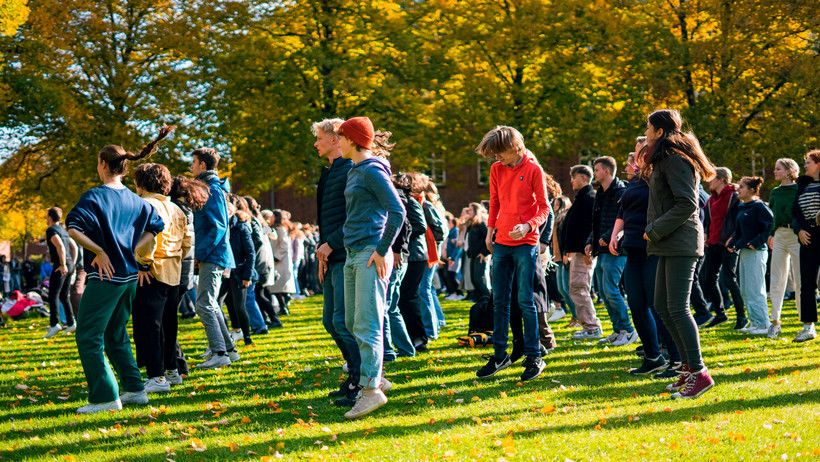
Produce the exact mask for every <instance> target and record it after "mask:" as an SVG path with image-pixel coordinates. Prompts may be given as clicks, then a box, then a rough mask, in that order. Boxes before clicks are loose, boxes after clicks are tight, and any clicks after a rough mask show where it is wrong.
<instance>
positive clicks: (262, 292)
mask: <svg viewBox="0 0 820 462" xmlns="http://www.w3.org/2000/svg"><path fill="white" fill-rule="evenodd" d="M259 280H260V281H262V280H263V279H262V278H259ZM253 290H254V295H255V296H256V304H257V305H259V310H260V311H262V314H264V315H267V317H268V325H270V326H281V325H282V321H280V320H279V316H277V315H276V310H274V309H273V299H271V298H270V297H271V294H270V292H268V290H267V289H265V287H263V286H262V284H260V283H259V282H258V281H257V282H256V286H255V287H254V289H253Z"/></svg>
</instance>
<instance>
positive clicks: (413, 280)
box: [399, 261, 427, 339]
mask: <svg viewBox="0 0 820 462" xmlns="http://www.w3.org/2000/svg"><path fill="white" fill-rule="evenodd" d="M425 270H427V262H426V261H410V262H407V272H406V273H405V274H404V279H402V281H401V286H400V287H399V311H400V312H401V317H402V318H404V324H405V326H407V333H408V334H409V335H410V338H411V339H417V338H420V339H426V338H427V333H426V332H425V330H424V323H423V322H422V320H421V310H422V303H421V298H419V286H420V285H421V280H422V278H423V277H424V271H425Z"/></svg>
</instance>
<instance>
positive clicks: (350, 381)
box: [327, 375, 355, 398]
mask: <svg viewBox="0 0 820 462" xmlns="http://www.w3.org/2000/svg"><path fill="white" fill-rule="evenodd" d="M351 385H355V383H354V382H353V377H351V376H349V375H348V376H347V378H346V379H345V381H344V382H342V384H341V385H339V389H338V390H333V391H331V392H330V393H328V394H327V396H329V397H331V398H339V397H340V396H344V395H346V394H347V391H348V390H349V389H350V386H351Z"/></svg>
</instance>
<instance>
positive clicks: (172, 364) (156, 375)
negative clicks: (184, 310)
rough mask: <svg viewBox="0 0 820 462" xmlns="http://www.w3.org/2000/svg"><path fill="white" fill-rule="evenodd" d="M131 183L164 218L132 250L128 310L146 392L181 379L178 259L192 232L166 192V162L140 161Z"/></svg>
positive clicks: (168, 177) (168, 184)
mask: <svg viewBox="0 0 820 462" xmlns="http://www.w3.org/2000/svg"><path fill="white" fill-rule="evenodd" d="M134 182H135V183H136V184H137V194H139V196H140V197H142V198H143V199H145V201H146V202H148V203H149V204H151V206H152V207H154V210H156V211H157V213H158V214H159V216H160V218H162V221H163V222H165V229H164V230H162V232H161V233H159V234H157V235H156V236H154V241H153V243H152V245H151V246H150V248H148V249H140V250H138V251H137V252H136V255H135V256H136V259H137V263H138V264H139V269H140V271H139V277H138V281H139V283H138V287H137V293H136V295H135V297H134V307H135V309H134V312H133V321H134V323H133V324H134V326H133V327H134V345H135V346H136V349H137V366H138V367H142V366H145V370H146V372H147V374H148V381H146V382H145V391H146V393H167V392H169V391H171V383H172V381H173V382H174V383H176V384H180V383H182V377H181V376H180V374H179V371H178V370H177V364H176V363H177V329H178V324H177V322H178V321H177V306H178V305H179V285H180V279H181V277H182V259H183V257H185V255H187V254H188V251H189V250H190V249H191V240H192V238H193V231H191V230H189V229H188V219H187V218H186V217H185V212H183V211H182V209H180V208H179V207H177V206H176V205H174V204H173V203H172V202H171V199H170V198H169V197H168V194H169V193H170V191H171V185H172V183H173V180H172V179H171V172H170V171H169V170H168V168H167V167H165V166H164V165H160V164H142V165H140V166H139V167H137V169H136V170H134Z"/></svg>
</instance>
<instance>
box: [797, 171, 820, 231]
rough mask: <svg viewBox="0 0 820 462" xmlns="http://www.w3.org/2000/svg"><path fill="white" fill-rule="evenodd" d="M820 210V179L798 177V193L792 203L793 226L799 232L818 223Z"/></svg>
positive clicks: (804, 176)
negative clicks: (817, 217) (817, 218)
mask: <svg viewBox="0 0 820 462" xmlns="http://www.w3.org/2000/svg"><path fill="white" fill-rule="evenodd" d="M818 211H820V180H815V179H814V178H812V177H810V176H808V175H803V176H801V177H800V178H798V179H797V193H796V194H795V196H794V204H793V205H792V228H794V233H795V234H798V233H799V232H800V231H801V230H806V231H808V230H809V229H810V228H813V227H815V226H816V225H817V223H816V221H815V220H816V216H817V213H818Z"/></svg>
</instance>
